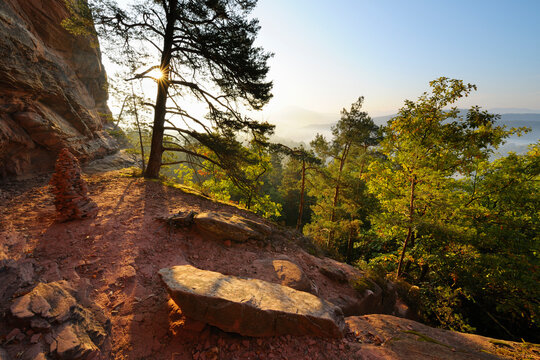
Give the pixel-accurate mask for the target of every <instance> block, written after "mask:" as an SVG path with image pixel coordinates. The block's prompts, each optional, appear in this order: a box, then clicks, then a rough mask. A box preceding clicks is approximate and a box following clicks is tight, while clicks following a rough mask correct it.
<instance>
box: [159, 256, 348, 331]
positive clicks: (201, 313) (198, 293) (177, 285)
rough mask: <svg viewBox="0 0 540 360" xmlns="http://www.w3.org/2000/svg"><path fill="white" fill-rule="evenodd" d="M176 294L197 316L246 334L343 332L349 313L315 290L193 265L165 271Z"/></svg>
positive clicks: (183, 306) (173, 295)
mask: <svg viewBox="0 0 540 360" xmlns="http://www.w3.org/2000/svg"><path fill="white" fill-rule="evenodd" d="M159 274H160V276H161V279H162V281H163V282H164V283H165V285H166V287H167V291H168V292H169V294H170V296H171V298H172V299H173V300H174V301H175V302H176V304H178V306H179V307H180V309H181V310H182V312H183V313H184V314H185V315H186V316H189V317H191V318H194V319H195V320H199V321H203V322H206V323H208V324H211V325H214V326H216V327H218V328H220V329H222V330H224V331H228V332H236V333H239V334H241V335H245V336H276V335H284V334H291V335H310V336H321V337H342V336H343V330H344V322H343V314H342V312H341V310H340V309H339V308H338V307H336V306H334V305H333V304H331V303H329V302H327V301H325V300H323V299H320V298H318V297H316V296H314V295H312V294H309V293H306V292H303V291H297V290H294V289H291V288H289V287H286V286H281V285H278V284H272V283H269V282H266V281H262V280H255V279H242V278H238V277H234V276H226V275H223V274H221V273H217V272H213V271H206V270H201V269H197V268H195V267H193V266H191V265H182V266H174V267H171V268H165V269H161V270H160V271H159Z"/></svg>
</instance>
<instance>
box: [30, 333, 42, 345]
mask: <svg viewBox="0 0 540 360" xmlns="http://www.w3.org/2000/svg"><path fill="white" fill-rule="evenodd" d="M39 339H41V334H34V335H32V337H31V338H30V342H31V343H32V344H37V343H38V341H39Z"/></svg>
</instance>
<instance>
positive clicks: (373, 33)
mask: <svg viewBox="0 0 540 360" xmlns="http://www.w3.org/2000/svg"><path fill="white" fill-rule="evenodd" d="M253 15H254V16H255V17H257V18H258V19H259V20H260V25H261V27H262V28H261V31H260V34H259V38H258V40H257V43H258V44H259V45H261V46H263V47H264V48H265V49H267V50H268V51H271V52H273V53H274V54H275V56H274V58H273V59H272V60H271V72H270V78H271V79H272V80H273V81H274V99H273V100H272V102H271V103H270V104H269V106H268V109H266V110H265V111H264V115H263V117H264V118H265V119H267V120H270V121H271V122H277V123H278V126H279V123H280V122H282V121H281V120H282V119H281V118H280V116H281V115H283V114H285V113H287V114H289V115H290V113H291V111H292V110H291V109H290V107H294V108H302V109H307V110H311V111H314V112H317V113H325V114H336V118H337V117H338V116H339V110H340V109H341V108H343V107H348V106H349V105H350V104H351V103H352V102H353V101H354V100H355V99H356V98H357V97H358V96H360V95H364V96H365V98H366V102H365V108H366V109H367V110H368V111H369V112H370V114H371V115H372V116H378V115H385V114H391V113H395V112H396V110H397V109H398V108H399V107H401V105H402V104H403V100H404V99H411V100H414V99H416V98H417V97H418V96H419V95H420V94H421V93H422V92H423V91H425V90H427V89H428V82H429V81H430V80H433V79H435V78H437V77H440V76H447V77H451V78H458V79H463V80H465V81H466V82H470V83H473V84H476V85H478V91H477V92H476V93H475V94H474V95H473V96H472V97H471V98H469V99H467V100H466V101H464V102H462V103H460V105H462V106H468V105H473V104H478V105H480V106H482V107H485V108H531V109H535V110H538V109H540V0H529V1H525V0H506V1H494V0H489V1H488V0H468V1H461V0H458V1H456V0H452V1H444V0H407V1H405V0H332V1H328V0H326V1H323V0H259V4H258V6H257V8H256V10H255V11H254V13H253ZM283 116H284V117H287V115H283ZM336 120H337V119H336ZM289 121H290V120H287V122H289Z"/></svg>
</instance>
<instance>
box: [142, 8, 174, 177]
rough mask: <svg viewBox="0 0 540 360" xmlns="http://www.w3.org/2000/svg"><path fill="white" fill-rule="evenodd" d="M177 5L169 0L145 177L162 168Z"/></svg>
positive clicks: (156, 174) (154, 173) (153, 174)
mask: <svg viewBox="0 0 540 360" xmlns="http://www.w3.org/2000/svg"><path fill="white" fill-rule="evenodd" d="M177 6H178V1H177V0H171V1H169V12H168V14H167V27H166V29H165V35H164V37H163V52H162V54H161V63H160V69H161V71H162V72H163V75H164V76H163V79H162V80H160V81H158V91H157V97H156V104H155V108H154V123H153V124H154V125H153V127H152V143H151V147H150V157H149V159H148V167H147V168H146V172H145V173H144V177H145V178H150V179H157V178H158V177H159V170H160V168H161V156H162V154H163V134H164V124H165V114H166V113H167V109H166V107H167V95H168V90H169V65H170V63H171V54H172V46H173V43H174V22H175V21H174V18H175V13H176V8H177Z"/></svg>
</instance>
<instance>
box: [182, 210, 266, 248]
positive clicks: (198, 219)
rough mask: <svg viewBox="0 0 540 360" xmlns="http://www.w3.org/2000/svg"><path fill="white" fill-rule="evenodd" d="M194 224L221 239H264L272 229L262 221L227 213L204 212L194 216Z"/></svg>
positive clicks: (242, 240)
mask: <svg viewBox="0 0 540 360" xmlns="http://www.w3.org/2000/svg"><path fill="white" fill-rule="evenodd" d="M193 220H194V222H195V225H197V228H199V229H200V230H202V232H204V233H209V234H211V235H213V236H214V237H216V238H218V239H221V240H232V241H236V242H246V241H247V240H250V239H253V240H264V239H265V238H266V237H267V236H268V235H270V234H271V233H272V229H271V228H270V227H269V226H268V225H265V224H263V223H262V222H258V221H254V220H250V219H247V218H244V217H241V216H238V215H233V214H227V213H215V212H205V213H200V214H197V215H196V216H195V217H194V219H193Z"/></svg>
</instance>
